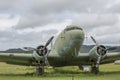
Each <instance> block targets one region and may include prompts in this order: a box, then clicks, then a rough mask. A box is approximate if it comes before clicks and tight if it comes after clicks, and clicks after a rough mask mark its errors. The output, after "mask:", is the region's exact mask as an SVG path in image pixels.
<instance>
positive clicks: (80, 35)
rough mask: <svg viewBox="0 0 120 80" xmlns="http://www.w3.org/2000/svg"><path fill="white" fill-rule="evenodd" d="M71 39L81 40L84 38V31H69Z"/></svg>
mask: <svg viewBox="0 0 120 80" xmlns="http://www.w3.org/2000/svg"><path fill="white" fill-rule="evenodd" d="M71 35H72V38H74V39H83V38H84V31H83V30H74V31H71Z"/></svg>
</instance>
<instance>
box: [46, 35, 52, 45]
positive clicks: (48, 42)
mask: <svg viewBox="0 0 120 80" xmlns="http://www.w3.org/2000/svg"><path fill="white" fill-rule="evenodd" d="M53 38H54V36H52V37H51V38H50V39H49V40H48V41H47V43H46V44H45V47H47V46H48V45H49V44H50V42H51V41H52V40H53Z"/></svg>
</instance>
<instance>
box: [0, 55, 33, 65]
mask: <svg viewBox="0 0 120 80" xmlns="http://www.w3.org/2000/svg"><path fill="white" fill-rule="evenodd" d="M0 62H6V63H8V64H16V65H31V64H33V63H34V57H33V54H28V53H26V54H25V53H0Z"/></svg>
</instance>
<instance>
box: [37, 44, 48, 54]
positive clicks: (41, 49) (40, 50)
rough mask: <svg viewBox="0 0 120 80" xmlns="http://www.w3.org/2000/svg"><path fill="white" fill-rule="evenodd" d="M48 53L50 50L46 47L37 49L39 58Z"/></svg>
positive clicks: (41, 46)
mask: <svg viewBox="0 0 120 80" xmlns="http://www.w3.org/2000/svg"><path fill="white" fill-rule="evenodd" d="M47 51H48V49H47V48H46V47H45V46H43V45H40V46H38V47H37V50H36V53H37V54H38V55H39V56H44V55H46V54H47Z"/></svg>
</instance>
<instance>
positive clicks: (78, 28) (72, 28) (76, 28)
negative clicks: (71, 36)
mask: <svg viewBox="0 0 120 80" xmlns="http://www.w3.org/2000/svg"><path fill="white" fill-rule="evenodd" d="M70 30H82V28H80V27H70V28H66V29H65V31H70Z"/></svg>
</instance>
